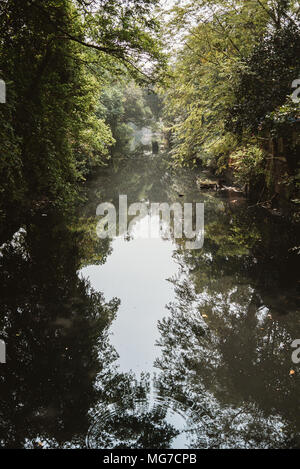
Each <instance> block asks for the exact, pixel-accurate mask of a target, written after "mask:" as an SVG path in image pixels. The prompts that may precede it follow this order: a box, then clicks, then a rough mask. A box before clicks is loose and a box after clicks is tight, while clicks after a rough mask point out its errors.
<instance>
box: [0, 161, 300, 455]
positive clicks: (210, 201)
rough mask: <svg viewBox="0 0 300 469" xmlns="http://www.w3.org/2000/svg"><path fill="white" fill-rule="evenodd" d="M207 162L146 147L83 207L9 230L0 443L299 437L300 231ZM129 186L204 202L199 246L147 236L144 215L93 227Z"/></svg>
mask: <svg viewBox="0 0 300 469" xmlns="http://www.w3.org/2000/svg"><path fill="white" fill-rule="evenodd" d="M197 176H199V174H197V173H196V172H189V171H183V170H180V171H178V172H177V173H176V172H174V171H171V170H170V169H169V168H168V166H167V164H166V163H164V161H163V159H162V158H161V157H160V156H155V157H151V156H147V155H145V154H144V155H140V156H136V157H135V159H131V160H130V159H129V160H128V161H125V162H121V163H120V164H119V166H118V167H117V165H115V167H112V168H109V169H105V170H102V171H101V172H100V173H99V174H98V175H95V176H94V177H93V179H92V180H91V181H90V182H89V184H88V187H87V200H86V202H85V203H84V204H83V205H82V207H81V209H80V211H79V212H78V214H77V217H76V218H75V219H67V218H66V217H64V216H59V215H58V214H57V213H55V212H47V213H43V212H42V211H39V212H37V213H36V214H35V215H33V216H32V217H31V218H30V219H29V220H28V221H27V223H25V224H24V226H23V227H22V228H21V229H20V230H19V231H18V232H17V233H16V234H15V235H14V237H13V238H12V239H11V240H9V241H6V243H4V244H3V245H2V247H1V254H0V264H1V273H0V275H1V278H0V280H1V281H0V291H1V295H0V298H1V306H0V308H1V309H0V313H1V316H0V317H1V330H2V333H1V338H2V339H4V340H5V342H6V344H7V363H6V364H1V365H0V367H1V387H0V389H1V391H0V392H1V404H0V422H1V425H0V427H1V428H0V441H1V445H2V446H4V447H26V448H33V447H34V448H39V447H40V448H42V447H44V448H48V447H51V448H54V447H61V448H68V447H86V446H88V447H91V448H124V447H126V448H128V447H129V448H285V447H299V446H300V412H299V391H300V388H299V386H300V378H299V376H300V364H299V365H297V364H294V363H293V362H292V359H291V355H292V351H293V349H292V348H291V343H292V341H293V340H294V339H297V338H299V339H300V308H299V275H298V271H299V262H298V259H299V256H297V253H298V251H299V247H298V245H299V232H298V233H297V230H296V227H295V226H291V225H290V224H288V223H287V222H286V221H285V220H282V219H281V218H280V217H276V216H273V217H271V216H270V215H269V214H268V213H267V212H266V211H264V210H263V209H257V208H251V207H249V206H248V205H247V203H246V201H245V200H244V199H243V198H241V197H238V196H237V195H236V194H234V193H229V194H227V193H222V192H209V191H208V192H203V191H199V189H198V186H197V184H196V177H197ZM119 194H126V195H127V196H128V204H130V203H132V202H138V201H144V202H147V203H151V202H169V203H171V202H180V203H182V204H183V203H184V202H203V203H204V206H205V241H204V246H203V248H202V249H199V250H188V249H186V247H185V242H184V240H174V239H170V240H166V239H163V238H161V237H158V238H156V239H141V238H140V237H139V236H138V234H139V229H142V228H143V225H144V224H145V223H147V222H148V217H149V215H147V216H146V217H144V219H142V220H141V221H140V222H139V223H138V224H137V225H136V226H135V229H134V231H133V232H132V233H130V234H128V235H126V236H124V235H121V236H118V237H116V238H115V239H113V240H110V241H107V240H100V239H98V238H97V236H96V224H97V218H96V207H97V205H98V204H99V203H100V202H104V201H105V202H112V203H114V205H115V206H116V207H118V197H119ZM297 247H298V249H297Z"/></svg>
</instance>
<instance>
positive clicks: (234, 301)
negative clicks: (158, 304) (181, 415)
mask: <svg viewBox="0 0 300 469" xmlns="http://www.w3.org/2000/svg"><path fill="white" fill-rule="evenodd" d="M229 217H230V219H229ZM222 221H223V224H222ZM252 221H253V220H252ZM259 226H261V227H262V230H264V229H265V226H264V224H261V225H259ZM212 227H214V228H215V230H213V229H212ZM281 229H282V226H274V225H272V224H271V226H270V230H272V234H269V236H267V233H266V232H264V233H261V232H259V230H258V229H257V226H254V225H251V219H250V217H249V212H248V214H247V223H246V218H244V216H243V213H240V214H239V216H238V217H234V216H232V214H227V216H225V215H224V216H223V218H222V217H220V218H219V220H218V221H217V220H214V219H208V224H207V231H206V235H207V237H206V241H205V244H204V248H203V250H202V251H181V250H180V251H179V250H178V251H177V254H176V257H177V260H178V262H179V264H180V265H181V266H182V273H181V275H179V276H178V278H175V279H173V282H174V286H175V291H176V296H177V301H176V302H175V303H173V304H171V305H169V316H167V317H166V318H164V320H163V321H161V322H160V324H159V330H160V334H161V338H160V341H159V345H160V346H161V348H162V358H161V359H159V360H157V363H156V366H157V367H158V368H159V369H160V370H161V375H160V379H159V386H160V392H161V393H162V394H165V395H168V396H172V397H173V398H175V399H177V400H178V401H181V402H182V403H184V404H185V405H187V406H189V408H190V409H192V411H193V412H192V417H191V424H192V427H194V425H196V427H197V426H198V430H197V431H194V432H193V433H192V435H193V438H194V439H193V440H192V441H193V443H191V444H192V447H195V445H196V446H199V447H201V446H203V445H205V446H206V445H207V444H208V446H209V447H256V448H259V447H286V446H291V447H295V446H298V445H299V430H300V420H299V397H298V396H299V392H298V387H299V377H298V374H297V373H295V375H290V374H289V372H290V369H291V368H292V367H293V366H295V365H293V364H292V362H291V346H290V344H291V342H292V340H293V338H295V337H300V323H299V316H298V315H297V311H296V300H297V297H296V294H295V285H296V282H297V277H296V276H295V272H296V270H295V258H294V256H293V255H290V254H289V253H290V252H292V251H291V250H290V248H291V247H293V246H294V245H295V244H294V243H295V233H293V229H290V231H288V234H286V235H283V234H281V243H280V246H281V250H280V251H279V250H278V249H277V250H274V249H275V248H276V244H277V248H278V244H279V243H278V236H279V233H278V231H280V230H281ZM236 233H238V236H237V235H236ZM285 233H287V232H286V231H285ZM230 235H231V237H230ZM251 237H254V239H255V238H256V239H257V238H258V239H261V241H260V242H256V243H254V244H252V245H251V243H250V241H251ZM238 239H239V240H240V250H239V243H238ZM232 243H235V245H236V248H235V249H233V250H232V249H228V247H229V245H230V244H232ZM274 245H275V246H274ZM245 248H246V249H245ZM286 272H288V274H286ZM285 275H288V277H289V287H288V286H287V282H286V278H284V277H285ZM272 283H273V284H272ZM272 295H273V297H272ZM270 298H271V301H270ZM287 298H288V300H287ZM287 301H288V305H289V310H288V311H287V310H286V303H287ZM283 311H284V313H285V314H283ZM287 313H289V314H287Z"/></svg>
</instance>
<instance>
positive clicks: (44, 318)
mask: <svg viewBox="0 0 300 469" xmlns="http://www.w3.org/2000/svg"><path fill="white" fill-rule="evenodd" d="M78 244H79V243H78V240H77V239H76V235H75V234H74V233H71V232H70V231H69V230H67V229H66V226H65V224H64V223H63V222H62V221H61V220H59V221H58V220H55V219H54V218H53V217H52V216H50V215H48V217H38V219H36V220H33V221H32V222H31V224H28V226H27V234H26V233H25V231H19V234H18V235H16V236H15V237H14V240H13V242H11V243H7V244H6V245H5V246H4V247H3V248H2V250H1V257H0V264H1V270H0V272H1V273H0V297H1V305H0V311H1V329H2V331H3V332H2V334H1V337H2V338H3V339H4V340H5V341H6V343H7V355H8V357H7V364H6V365H2V367H1V405H0V419H1V425H0V427H1V428H0V440H1V444H2V445H3V446H6V447H22V446H23V445H24V444H25V440H26V441H27V446H28V445H29V446H32V445H33V446H35V445H36V444H35V443H34V442H33V443H30V441H31V440H32V441H33V440H36V439H40V440H42V441H45V440H46V439H49V440H51V441H52V442H53V440H55V441H56V443H55V445H58V446H60V445H62V444H63V443H64V442H65V441H71V440H73V441H74V442H75V443H76V442H77V441H78V444H80V442H81V440H82V438H83V437H84V435H85V433H86V431H87V429H88V427H89V419H88V416H87V412H88V409H89V408H90V407H91V405H92V404H93V403H94V402H95V401H96V400H97V394H98V393H97V390H96V388H95V387H94V386H93V383H94V381H95V377H96V376H97V373H98V372H99V368H100V367H101V363H99V361H98V352H97V348H99V347H100V346H103V343H104V342H105V341H106V335H107V327H108V325H109V324H110V322H111V321H112V319H113V318H114V315H115V312H116V309H117V306H118V301H117V300H113V301H111V302H110V303H108V304H105V303H104V300H103V297H102V295H101V294H100V293H97V292H95V291H93V290H92V289H91V288H90V286H89V285H88V283H87V282H86V281H84V280H81V279H79V278H78V275H77V269H78V268H79V259H80V253H79V251H78Z"/></svg>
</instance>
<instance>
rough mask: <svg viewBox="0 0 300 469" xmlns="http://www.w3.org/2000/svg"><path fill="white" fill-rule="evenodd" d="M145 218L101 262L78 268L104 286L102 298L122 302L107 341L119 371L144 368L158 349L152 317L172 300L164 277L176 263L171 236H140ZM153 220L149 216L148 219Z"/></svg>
mask: <svg viewBox="0 0 300 469" xmlns="http://www.w3.org/2000/svg"><path fill="white" fill-rule="evenodd" d="M148 218H149V217H145V218H144V219H143V220H140V221H139V222H138V223H136V225H135V227H134V230H133V231H132V232H131V236H132V237H133V238H134V239H131V240H130V241H126V240H124V239H123V238H122V237H119V238H116V239H115V240H114V241H113V242H112V247H113V252H112V254H111V256H110V257H109V258H108V259H107V262H106V264H105V265H102V266H96V265H91V266H88V267H85V268H84V269H82V274H83V276H84V277H88V278H89V279H90V281H91V284H92V287H93V288H95V289H96V290H99V291H103V293H104V295H105V298H106V299H107V300H109V299H111V298H113V297H118V298H120V300H121V305H120V308H119V311H118V315H117V319H116V321H115V322H114V324H113V325H112V328H111V330H112V334H113V335H112V337H111V342H112V345H113V346H114V347H115V348H116V350H117V352H118V354H119V356H120V358H119V361H118V364H119V366H120V371H124V372H126V371H129V370H130V369H132V370H133V371H134V372H138V373H139V372H141V371H144V372H148V371H151V370H152V368H153V361H154V359H155V358H156V357H157V355H158V354H159V350H158V348H157V347H156V346H155V342H156V340H157V339H158V337H159V333H158V329H157V322H158V320H160V319H162V318H163V317H164V316H165V315H166V314H167V310H166V309H165V305H166V304H167V303H169V302H170V301H172V300H173V299H174V291H173V286H172V284H170V283H169V282H168V281H167V279H168V278H169V277H171V276H173V275H174V274H175V273H176V272H177V270H178V266H177V265H176V263H175V261H174V260H173V258H172V254H173V249H174V246H173V243H172V241H168V240H162V239H161V238H156V239H152V238H151V239H141V238H140V236H142V237H143V236H144V237H145V231H144V230H147V229H148ZM152 222H154V224H155V223H156V222H157V220H156V219H154V218H153V217H152V218H151V223H152Z"/></svg>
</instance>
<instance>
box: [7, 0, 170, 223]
mask: <svg viewBox="0 0 300 469" xmlns="http://www.w3.org/2000/svg"><path fill="white" fill-rule="evenodd" d="M156 3H157V1H156V0H151V1H148V0H147V1H127V2H122V3H120V2H117V1H113V0H102V1H100V2H96V1H91V2H85V1H76V2H73V1H71V0H55V1H54V0H46V1H40V0H27V1H23V0H22V1H20V0H18V1H13V0H5V1H2V2H1V5H0V74H1V75H0V76H1V78H2V79H3V80H4V81H5V83H6V87H7V102H6V104H1V106H0V140H1V158H0V188H1V189H0V217H1V220H2V222H4V220H5V216H6V215H5V214H7V213H8V211H9V210H10V209H13V210H14V211H15V213H17V211H18V209H20V210H23V211H24V208H26V209H30V210H35V209H37V208H40V207H41V206H45V204H46V205H49V204H50V205H53V204H55V205H59V206H61V205H64V206H66V205H70V203H71V202H72V201H73V200H74V198H75V196H76V194H77V183H78V182H79V181H80V180H82V178H83V177H84V176H85V175H86V173H87V171H89V169H90V168H91V167H92V166H94V165H96V164H99V163H101V162H103V161H104V160H105V158H107V157H108V155H109V151H108V149H109V146H110V145H112V143H113V142H114V139H113V136H112V129H111V128H110V125H109V119H105V116H103V113H102V115H101V113H99V99H100V95H101V93H102V91H103V88H104V87H105V86H107V83H109V82H110V80H111V77H114V80H116V79H117V77H121V75H124V74H125V73H130V74H131V75H132V76H133V77H134V78H135V79H138V80H140V81H143V82H145V81H146V82H148V83H149V82H150V83H151V81H152V80H153V79H154V77H157V73H158V70H159V68H160V67H161V65H162V64H163V58H162V55H161V53H160V50H159V48H160V46H159V41H158V25H157V22H156V21H155V20H154V19H153V14H152V12H153V8H154V7H155V5H156ZM149 61H151V66H147V62H149ZM110 119H112V116H111V117H110Z"/></svg>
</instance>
